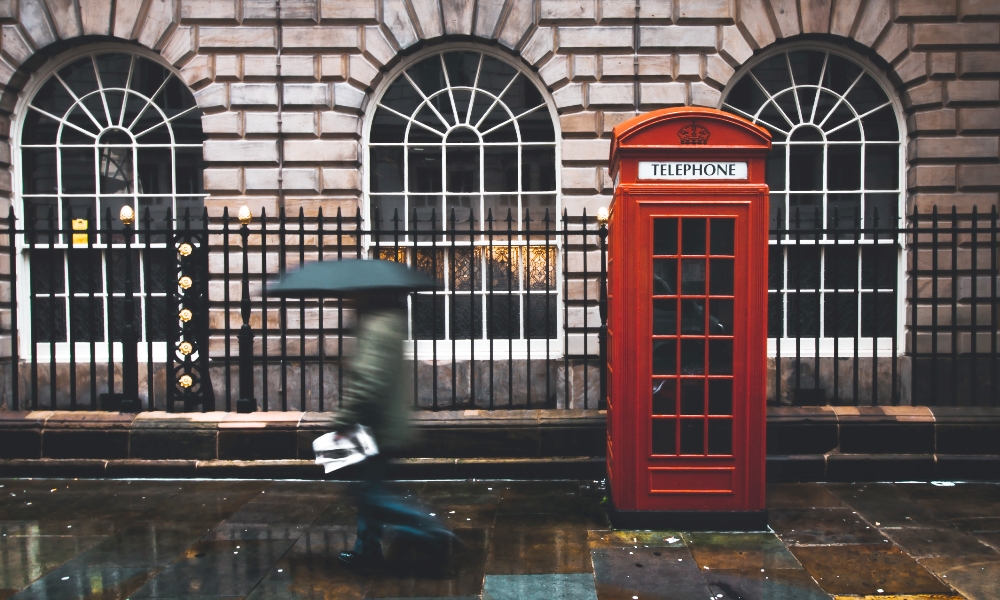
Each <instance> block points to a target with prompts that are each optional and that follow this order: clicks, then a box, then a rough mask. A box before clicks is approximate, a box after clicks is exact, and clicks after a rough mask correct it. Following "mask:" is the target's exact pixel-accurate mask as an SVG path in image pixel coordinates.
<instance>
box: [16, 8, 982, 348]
mask: <svg viewBox="0 0 1000 600" xmlns="http://www.w3.org/2000/svg"><path fill="white" fill-rule="evenodd" d="M0 23H2V41H0V88H2V93H3V95H2V100H0V111H2V113H3V116H0V136H2V137H9V136H10V135H11V131H10V125H11V116H10V113H12V112H13V111H14V110H15V108H16V105H17V101H18V94H19V90H20V89H21V88H22V87H23V86H24V84H25V82H26V81H28V80H29V78H30V76H31V73H32V72H33V71H34V70H35V69H37V68H38V67H39V65H40V64H41V63H43V62H44V60H43V57H44V56H45V55H46V54H51V53H55V52H56V51H57V50H59V51H61V50H65V49H66V48H67V47H68V42H72V41H73V40H76V39H77V38H80V37H82V36H97V37H95V38H94V39H95V40H96V39H100V38H104V39H105V40H112V39H117V40H120V41H122V42H127V43H133V44H139V45H142V46H145V47H147V48H150V49H152V50H154V51H156V52H158V53H159V54H160V55H161V56H162V57H163V59H164V60H165V61H166V62H168V63H170V64H171V65H173V66H174V67H175V68H177V69H178V70H179V73H180V75H181V77H182V78H183V79H184V81H186V82H187V84H188V85H189V86H190V87H191V89H192V90H193V91H194V94H195V97H196V99H197V102H198V104H199V105H200V107H201V108H202V110H203V111H204V117H203V127H204V130H205V132H206V133H207V135H208V141H207V142H206V143H205V147H204V158H205V161H206V163H207V169H206V171H205V188H206V190H207V191H208V192H209V193H210V196H209V199H208V201H207V205H208V206H209V208H210V210H211V211H212V213H213V214H214V215H218V214H220V213H221V211H222V209H223V207H230V209H234V208H236V207H239V206H241V205H243V204H247V205H249V206H250V207H251V208H252V209H253V211H254V213H255V214H259V211H260V210H261V209H262V208H266V209H267V211H268V212H269V213H270V214H274V213H275V211H276V210H277V209H278V208H279V206H283V207H284V208H285V209H286V210H288V211H292V213H293V214H296V213H297V212H298V210H299V209H300V208H303V209H304V210H305V212H306V213H307V214H314V213H315V212H316V211H317V209H318V208H319V207H321V206H322V207H323V210H324V212H325V213H326V214H331V213H334V212H335V211H336V209H338V208H340V209H342V210H344V211H346V212H347V213H348V214H352V213H353V212H354V211H355V210H356V207H357V206H358V203H359V201H360V198H361V188H362V177H363V176H364V175H363V172H364V171H363V165H362V164H361V158H362V156H363V154H362V148H361V129H362V123H363V119H364V114H365V111H366V109H367V107H368V105H369V103H370V102H371V101H372V97H371V95H372V91H373V90H374V88H375V87H376V86H377V85H378V84H379V82H380V81H381V79H382V77H383V76H384V75H385V73H386V72H387V71H388V70H389V69H390V68H391V67H392V66H393V65H395V64H396V63H397V62H398V61H399V60H401V57H403V56H405V55H407V54H409V53H412V52H414V51H417V50H419V49H420V48H422V47H425V46H428V45H432V44H437V43H441V42H445V41H449V40H455V41H462V42H466V43H470V42H471V43H480V44H484V45H495V46H499V47H500V48H502V49H503V50H505V51H507V52H509V54H510V55H511V57H512V58H513V59H514V60H516V61H520V62H522V63H523V64H524V65H525V66H527V67H528V68H529V69H531V70H534V71H537V74H538V76H539V77H540V78H541V80H542V81H543V82H544V84H545V86H546V88H547V91H548V92H549V93H550V94H551V99H552V102H553V103H554V105H555V107H556V110H557V111H558V114H559V121H560V126H561V129H562V133H563V139H562V142H561V144H562V147H561V156H562V165H561V166H560V169H561V177H560V181H561V187H562V199H561V202H562V206H563V207H564V208H566V209H568V210H569V211H570V212H571V213H574V214H578V213H580V212H581V211H582V210H583V209H587V210H588V212H591V213H592V212H593V211H595V210H596V209H597V208H598V207H600V206H604V205H607V204H608V203H609V202H610V194H611V186H612V184H611V180H610V178H609V176H608V172H607V156H608V150H609V144H610V133H611V129H612V128H613V127H614V125H616V124H618V123H620V122H622V121H623V120H625V119H627V118H629V117H631V116H633V115H635V114H636V113H637V111H638V112H645V111H648V110H651V109H655V108H660V107H665V106H677V105H698V106H710V107H717V106H719V104H720V102H721V97H722V91H723V89H724V88H725V86H726V84H727V83H728V82H729V81H730V79H731V78H732V77H733V75H734V73H735V72H736V71H737V70H738V69H739V68H740V66H741V65H743V64H744V63H745V62H747V61H748V60H751V59H752V58H753V56H754V55H755V53H759V52H760V51H762V50H766V49H768V48H770V47H772V46H773V45H775V44H780V43H782V42H786V41H794V40H799V39H801V40H815V41H825V42H831V43H835V44H841V45H843V46H846V47H847V48H849V49H850V50H851V51H854V52H855V53H857V54H858V55H860V56H864V57H867V58H868V59H870V60H871V61H872V62H874V63H875V65H876V66H877V67H879V68H881V69H882V70H883V71H884V73H885V74H886V76H887V78H888V79H889V80H890V81H891V82H892V84H893V85H894V86H895V87H896V94H897V96H898V99H899V100H900V102H901V105H902V107H903V109H904V110H905V113H906V114H905V117H906V125H907V133H908V136H909V137H908V142H907V147H906V154H907V172H906V184H907V193H906V202H907V207H908V210H914V209H917V210H920V211H926V210H929V207H930V206H932V205H935V204H937V205H941V206H943V207H950V206H952V205H957V206H958V208H959V210H960V211H966V210H970V209H971V208H972V207H973V206H977V207H978V208H979V209H980V210H988V209H989V207H990V206H992V205H993V204H995V203H996V202H997V199H998V195H997V194H998V190H1000V161H998V153H1000V148H998V136H997V134H998V132H1000V2H998V1H997V0H825V1H824V0H797V1H796V0H478V1H477V0H439V1H434V0H118V1H117V2H112V1H111V0H78V1H74V0H19V1H18V0H0ZM279 100H280V102H281V105H282V110H280V111H279V110H278V104H279ZM11 162H12V161H11V146H10V144H9V143H0V163H3V164H7V165H9V164H10V163H11ZM279 164H280V165H281V166H280V168H279ZM359 167H361V168H360V169H359ZM279 186H280V190H281V194H279ZM11 188H12V173H11V170H10V168H7V169H0V194H3V195H4V196H6V197H7V198H10V196H11V193H12V189H11ZM8 206H9V200H6V201H4V202H2V203H0V214H5V213H6V210H7V208H8ZM0 260H3V262H2V264H0V269H2V270H4V271H6V272H9V268H10V267H9V265H8V264H7V263H6V259H0ZM0 285H2V289H0V296H2V298H3V299H5V300H6V299H7V298H9V283H8V282H6V281H4V282H2V283H0ZM583 285H584V282H583V281H582V280H580V281H579V282H578V284H577V287H582V286H583ZM572 289H573V288H572V287H571V290H570V291H572ZM591 297H592V298H593V297H594V296H591ZM9 321H10V319H9V311H7V310H3V311H2V313H0V325H2V327H3V329H5V330H8V331H9V329H10V322H9ZM7 339H8V343H7V344H6V346H5V347H4V348H3V349H2V350H3V352H4V353H9V338H7Z"/></svg>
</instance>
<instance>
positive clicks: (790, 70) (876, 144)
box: [723, 49, 902, 354]
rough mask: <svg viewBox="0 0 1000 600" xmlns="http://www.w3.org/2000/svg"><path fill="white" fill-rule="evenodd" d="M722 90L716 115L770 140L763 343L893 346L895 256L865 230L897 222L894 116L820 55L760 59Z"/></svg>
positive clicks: (878, 91) (880, 97)
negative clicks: (878, 341)
mask: <svg viewBox="0 0 1000 600" xmlns="http://www.w3.org/2000/svg"><path fill="white" fill-rule="evenodd" d="M734 81H735V83H733V84H732V85H731V87H730V88H729V90H728V93H727V95H726V96H725V101H724V103H723V108H724V109H726V110H729V111H731V112H734V113H736V114H739V115H741V116H743V117H746V118H747V119H750V120H752V121H753V122H755V123H758V124H760V125H763V126H764V127H766V128H767V129H768V130H769V131H770V132H771V134H772V136H773V149H772V151H771V154H770V156H769V159H768V165H767V166H768V173H767V183H768V185H769V186H770V189H771V224H770V226H771V242H770V243H771V246H770V263H769V273H768V279H769V284H768V288H769V300H768V308H769V318H768V332H769V333H768V335H769V337H772V338H869V340H868V343H869V344H870V343H871V338H891V337H892V336H895V335H897V323H896V320H894V319H893V318H891V317H892V316H893V315H898V313H899V311H898V310H897V308H898V307H897V306H896V304H897V299H896V296H895V293H894V290H895V288H896V286H897V279H898V273H899V260H900V257H901V251H900V246H899V244H898V240H897V239H895V237H894V236H893V235H892V234H891V233H889V232H886V231H877V230H878V229H883V230H884V229H891V228H893V227H895V225H896V223H897V222H898V220H899V217H900V214H901V212H900V206H901V194H902V172H901V165H902V154H901V153H902V144H901V138H900V127H899V117H898V113H897V110H896V107H895V106H894V104H893V102H892V101H891V99H890V98H889V96H888V94H887V93H886V91H885V88H884V87H883V85H882V84H881V83H880V82H879V80H878V78H877V77H876V75H875V73H874V72H872V71H871V70H869V69H868V68H866V67H864V66H862V65H861V64H859V63H858V62H855V61H853V60H850V59H848V58H846V57H844V56H842V55H840V54H837V53H836V52H832V51H829V50H821V49H815V50H814V49H792V50H785V51H780V52H777V53H775V54H772V55H770V56H765V57H764V58H763V60H760V61H759V62H757V63H755V64H753V65H751V66H750V67H749V68H748V69H745V70H744V71H743V72H742V74H741V75H739V76H738V77H737V78H735V79H734ZM876 315H878V316H877V317H876ZM819 351H820V352H823V353H824V354H825V353H826V351H824V350H823V349H822V346H821V347H820V350H819Z"/></svg>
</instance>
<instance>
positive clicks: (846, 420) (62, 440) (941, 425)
mask: <svg viewBox="0 0 1000 600" xmlns="http://www.w3.org/2000/svg"><path fill="white" fill-rule="evenodd" d="M334 417H335V415H334V414H332V413H315V412H305V413H302V412H267V413H265V412H259V413H253V414H248V415H244V414H235V413H225V412H212V413H165V412H144V413H139V414H137V415H130V414H121V413H110V412H82V411H81V412H68V411H66V412H59V411H31V412H19V413H11V412H3V413H0V460H4V459H6V460H52V459H57V460H64V461H80V460H84V461H86V460H92V461H93V460H96V461H99V464H104V463H107V464H113V465H115V466H114V467H113V468H114V469H125V470H126V471H128V472H132V470H131V469H132V467H129V466H128V465H130V464H133V463H130V462H129V461H139V462H137V463H135V464H142V465H147V464H152V463H156V464H160V463H161V462H162V461H168V462H169V464H175V465H181V464H182V463H183V464H186V463H184V461H187V462H193V463H194V464H197V465H201V466H199V467H198V469H199V470H200V471H199V472H203V473H208V472H215V471H213V470H212V469H216V470H220V471H228V470H231V469H240V468H243V467H240V466H239V465H240V464H241V462H240V461H251V462H252V463H254V464H257V465H258V466H259V468H264V466H265V465H266V464H268V461H287V460H297V461H306V463H307V464H311V463H309V461H311V460H312V458H313V455H312V441H313V440H314V439H315V438H316V437H317V436H318V435H320V434H322V433H325V432H327V431H330V430H331V429H332V425H333V420H334ZM605 421H606V414H605V412H604V411H597V410H586V411H585V410H514V411H506V410H497V411H486V410H463V411H440V412H416V413H415V414H414V422H415V426H416V428H417V431H418V433H419V434H421V435H420V436H419V439H418V441H417V443H415V444H414V445H413V446H412V447H411V448H410V450H409V452H406V453H400V454H399V455H398V456H399V457H400V458H403V459H413V460H431V461H445V462H444V463H441V464H453V465H463V466H461V467H458V466H455V467H454V469H452V471H453V472H454V473H459V472H465V471H466V470H469V469H472V470H473V471H475V468H477V467H473V466H472V465H474V464H476V463H475V462H474V461H475V460H483V461H487V462H486V463H483V464H484V465H489V466H483V467H482V468H483V469H486V470H493V469H495V468H498V467H495V466H494V465H496V464H499V463H498V461H504V460H551V459H556V458H559V457H576V458H580V459H595V460H602V458H601V457H603V456H604V454H605ZM767 449H768V453H769V456H770V457H773V458H776V459H781V460H784V461H785V462H784V463H781V462H779V463H776V464H779V465H780V464H787V465H790V466H789V467H788V468H789V469H792V470H793V472H796V473H801V474H802V475H801V476H802V477H805V476H806V474H810V475H808V476H809V477H813V478H825V477H828V476H829V475H830V474H831V473H835V472H836V469H840V468H842V467H841V466H839V465H842V464H846V463H845V461H851V460H856V459H854V458H850V457H871V456H882V457H884V456H890V455H900V456H920V457H928V456H930V457H933V456H985V457H989V456H997V455H1000V409H996V408H955V407H945V408H935V407H930V408H928V407H908V406H903V407H827V406H819V407H769V408H768V415H767ZM796 457H811V458H808V459H805V458H801V459H800V458H796ZM815 457H820V459H817V458H815ZM817 460H819V461H820V463H821V468H820V467H817V466H816V461H817ZM872 460H873V459H872ZM921 460H923V459H921ZM100 461H103V462H100ZM151 461H152V463H151ZM176 461H181V463H177V462H176ZM449 461H451V462H450V463H449ZM455 461H459V462H455ZM470 461H472V462H470ZM900 461H902V462H900ZM956 461H957V462H956ZM870 462H871V461H870V460H867V462H865V461H863V462H862V463H858V464H865V465H867V464H869V463H870ZM895 462H897V463H899V464H903V463H905V464H911V462H910V459H906V460H903V459H899V460H898V461H895ZM925 462H926V461H925ZM63 464H67V465H68V464H75V465H77V467H74V468H80V469H83V470H84V471H89V470H91V469H94V468H96V467H94V466H93V465H92V464H90V463H63ZM94 464H98V463H94ZM163 464H168V463H163ZM215 464H218V465H220V466H218V467H213V466H212V465H215ZM283 464H284V463H283ZM414 464H415V465H421V466H419V468H418V467H417V466H414V467H413V468H414V469H418V470H419V469H424V468H427V469H431V471H433V472H440V470H441V469H443V468H444V467H440V466H438V465H437V463H428V462H418V463H414ZM432 464H433V465H435V466H433V467H429V466H427V465H432ZM941 464H951V465H956V466H960V465H961V464H964V463H962V462H961V461H960V460H959V459H955V460H952V459H947V460H945V461H944V462H943V463H941ZM86 465H90V466H86ZM791 465H794V467H793V466H791ZM829 465H833V469H834V471H833V472H831V471H830V470H829ZM45 468H50V467H45ZM52 468H54V467H52ZM60 468H61V467H60ZM164 468H165V467H164ZM184 468H186V467H180V466H175V467H171V469H182V470H183V469H184ZM450 468H451V467H449V469H450ZM781 468H783V467H779V471H778V472H779V473H780V472H781V471H780V469H781ZM866 468H867V467H866ZM963 468H964V467H963ZM101 469H104V467H101ZM206 469H208V471H206ZM102 472H103V471H102ZM137 472H139V474H140V475H141V470H138V471H137ZM851 472H854V470H853V468H852V469H851ZM922 472H927V471H926V469H925V470H924V471H922Z"/></svg>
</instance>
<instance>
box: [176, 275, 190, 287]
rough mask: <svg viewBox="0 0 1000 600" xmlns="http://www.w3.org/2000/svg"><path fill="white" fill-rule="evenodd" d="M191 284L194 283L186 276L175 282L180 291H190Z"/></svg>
mask: <svg viewBox="0 0 1000 600" xmlns="http://www.w3.org/2000/svg"><path fill="white" fill-rule="evenodd" d="M193 284H194V281H192V280H191V278H190V277H188V276H187V275H185V276H184V277H181V278H180V279H179V280H177V285H179V286H181V289H182V290H186V289H190V288H191V286H192V285H193Z"/></svg>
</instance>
